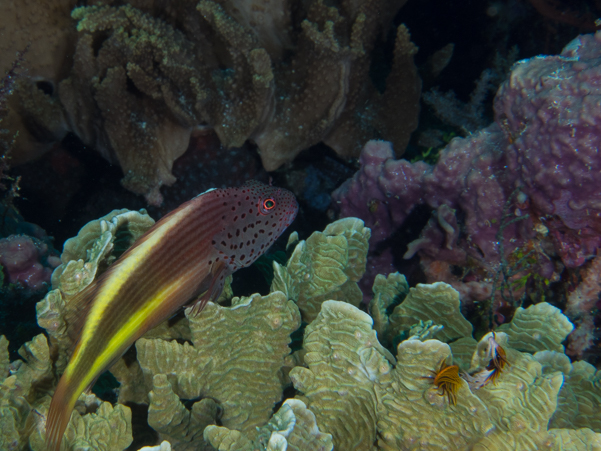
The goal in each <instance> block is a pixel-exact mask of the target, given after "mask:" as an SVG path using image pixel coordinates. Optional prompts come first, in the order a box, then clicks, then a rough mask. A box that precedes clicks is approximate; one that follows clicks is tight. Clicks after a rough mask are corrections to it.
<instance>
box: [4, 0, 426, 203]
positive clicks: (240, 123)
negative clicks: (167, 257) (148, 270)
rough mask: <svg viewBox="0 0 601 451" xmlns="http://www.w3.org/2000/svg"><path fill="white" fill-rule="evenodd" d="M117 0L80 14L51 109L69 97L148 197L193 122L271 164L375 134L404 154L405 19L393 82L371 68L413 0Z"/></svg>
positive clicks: (56, 128)
mask: <svg viewBox="0 0 601 451" xmlns="http://www.w3.org/2000/svg"><path fill="white" fill-rule="evenodd" d="M113 3H115V4H116V2H112V1H109V0H107V1H101V0H98V1H93V2H90V4H95V5H96V6H88V7H82V8H76V9H75V10H74V11H73V13H72V17H73V19H75V21H77V22H78V23H77V30H78V33H79V36H78V40H77V44H76V48H75V51H74V55H73V66H72V69H71V72H70V74H69V76H68V78H66V79H64V80H63V81H62V82H61V83H60V86H59V89H58V96H59V98H60V105H54V104H53V103H52V102H50V100H52V101H55V99H49V100H48V99H46V100H44V99H41V100H44V102H46V103H48V102H50V104H49V105H46V106H45V110H49V109H51V108H55V109H56V107H58V108H59V110H60V107H61V106H62V107H64V109H65V110H66V113H67V114H66V118H67V122H68V126H69V129H70V130H71V131H73V132H75V133H76V134H77V135H78V136H79V137H80V138H81V139H82V140H83V141H84V143H86V144H88V145H90V146H92V147H94V148H96V149H97V150H98V151H99V152H100V153H101V154H102V155H103V156H104V157H106V158H107V159H109V160H110V161H113V162H115V163H118V164H119V165H120V166H121V168H122V170H123V173H124V179H123V181H122V182H123V185H124V186H125V187H126V188H128V189H130V190H131V191H134V192H136V193H140V194H143V195H145V196H146V198H147V200H148V201H149V203H151V204H160V203H161V201H162V197H161V194H160V191H159V190H160V187H161V186H162V185H169V184H172V183H173V182H174V181H175V178H174V176H173V175H172V174H171V167H172V164H173V161H174V160H175V159H177V158H178V157H179V156H180V155H182V154H183V152H184V151H185V150H186V148H187V145H188V141H189V137H190V133H191V130H192V128H193V127H195V126H199V125H200V126H206V125H208V126H210V127H212V128H213V129H215V131H216V133H217V134H218V135H219V138H220V140H221V142H222V144H223V145H224V146H225V147H238V146H241V145H242V144H243V143H244V142H245V141H246V140H251V141H253V142H255V143H256V144H257V146H258V150H259V153H260V155H261V158H262V161H263V165H264V167H265V169H267V170H268V171H271V170H274V169H277V168H278V167H279V166H281V165H282V164H284V163H287V162H289V161H292V160H293V159H294V157H295V156H296V155H297V154H298V153H299V152H300V151H302V150H303V149H306V148H308V147H310V146H312V145H314V144H317V143H319V142H320V141H323V142H325V143H326V144H328V145H330V146H331V147H332V148H333V149H334V150H335V151H336V152H337V153H338V154H339V155H340V156H343V157H354V156H357V155H358V153H359V151H360V148H361V145H362V144H363V143H364V141H365V140H367V139H369V138H374V137H379V138H384V139H388V140H392V141H394V143H395V148H396V149H399V151H400V152H402V151H403V150H404V148H405V146H406V144H407V142H408V139H409V135H410V134H411V132H412V131H413V130H414V129H415V127H416V125H417V124H416V120H417V119H416V118H417V113H418V99H419V95H420V90H421V82H420V80H419V77H418V75H417V70H416V67H415V65H414V64H413V55H414V54H415V52H416V51H417V49H416V47H415V46H414V45H413V44H412V43H411V41H410V39H409V32H408V30H407V29H406V28H405V27H404V26H401V27H399V28H398V30H397V35H396V44H395V51H394V55H393V64H392V69H391V71H390V74H389V75H388V77H387V79H386V90H385V92H383V93H380V92H378V90H377V89H376V88H375V86H374V85H373V84H372V83H371V80H370V76H369V70H370V65H371V64H372V51H373V49H374V47H375V45H376V42H377V40H378V39H379V35H380V33H381V32H382V31H383V30H384V31H386V30H388V29H389V27H390V22H391V19H392V17H394V15H395V14H396V12H397V11H398V10H399V8H400V7H401V6H402V5H403V4H404V3H405V1H404V0H379V1H366V0H364V1H359V2H350V1H342V2H340V3H339V4H338V6H337V7H332V6H327V5H326V4H325V2H324V1H323V0H312V1H309V2H306V3H303V4H302V5H299V6H297V7H295V9H294V11H295V13H294V14H292V11H293V8H292V6H291V5H288V4H287V3H285V2H275V1H272V2H268V3H265V2H256V1H249V2H242V3H240V2H233V1H231V0H219V1H211V0H201V1H200V2H198V3H196V2H194V1H185V2H172V3H169V4H164V5H163V4H162V3H159V2H151V1H147V0H139V1H135V2H131V4H127V5H124V6H119V7H116V6H109V5H112V4H113ZM63 13H64V11H63ZM62 20H63V21H65V22H66V23H69V20H68V17H63V18H62ZM67 28H68V27H67ZM57 81H58V80H57ZM38 97H39V95H38ZM41 100H40V101H41ZM44 102H42V104H43V103H44ZM39 105H40V103H39V102H38V103H36V104H35V105H34V106H35V107H37V106H39ZM33 109H34V110H35V108H33ZM59 113H60V114H59ZM53 117H58V118H62V117H63V115H62V112H61V111H58V112H57V114H55V115H54V116H53ZM38 122H39V123H40V124H41V125H43V128H44V130H46V129H48V130H49V133H48V135H49V137H48V140H47V141H48V142H50V143H51V142H52V141H53V140H55V139H60V138H61V137H62V136H63V135H64V133H65V132H66V131H67V129H66V127H65V121H64V120H62V121H59V122H58V124H54V123H51V122H50V121H48V120H39V121H38ZM15 127H23V124H22V123H18V124H16V125H15ZM32 145H33V146H35V143H33V144H32Z"/></svg>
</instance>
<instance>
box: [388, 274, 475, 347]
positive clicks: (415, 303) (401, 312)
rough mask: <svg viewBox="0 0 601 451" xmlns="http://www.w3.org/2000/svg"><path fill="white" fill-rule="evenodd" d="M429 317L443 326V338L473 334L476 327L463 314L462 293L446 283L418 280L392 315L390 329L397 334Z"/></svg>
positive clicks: (452, 338) (441, 337)
mask: <svg viewBox="0 0 601 451" xmlns="http://www.w3.org/2000/svg"><path fill="white" fill-rule="evenodd" d="M428 320H432V321H434V323H435V324H440V325H441V326H443V329H442V330H441V331H440V332H439V333H438V335H437V338H439V339H440V340H441V341H444V342H450V341H453V340H456V339H458V338H463V337H471V336H472V329H473V327H472V325H471V324H470V322H469V321H468V320H466V319H465V318H464V317H463V315H462V314H461V301H460V300H459V293H458V292H457V290H455V289H454V288H453V287H452V286H450V285H449V284H446V283H444V282H436V283H433V284H429V285H426V284H421V283H419V284H417V286H416V287H415V288H411V289H410V290H409V294H408V295H407V297H406V298H405V300H404V301H403V302H402V303H401V304H400V305H398V306H397V307H396V308H395V309H394V311H393V312H392V315H390V318H389V321H390V331H391V333H393V334H395V335H396V334H399V333H402V332H404V331H408V330H409V329H411V327H412V326H413V325H415V324H416V323H419V322H420V321H428Z"/></svg>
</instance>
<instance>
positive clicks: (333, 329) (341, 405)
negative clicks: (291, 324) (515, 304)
mask: <svg viewBox="0 0 601 451" xmlns="http://www.w3.org/2000/svg"><path fill="white" fill-rule="evenodd" d="M364 315H365V314H364V313H362V312H360V311H359V310H358V309H356V308H354V307H352V306H350V305H348V304H345V303H341V302H336V301H328V302H326V303H324V304H323V306H322V311H321V312H320V314H319V316H318V317H317V319H316V320H315V321H314V322H313V323H311V325H310V326H309V327H308V328H307V330H306V332H305V337H306V340H307V344H306V346H307V347H309V352H308V353H307V356H306V358H305V361H306V363H307V364H308V367H309V368H308V369H305V368H301V367H297V368H295V369H293V370H292V371H291V378H292V381H293V383H294V385H295V388H297V389H298V390H300V391H301V392H302V393H303V394H304V396H303V397H301V399H306V400H307V401H308V407H309V408H310V409H311V410H312V411H313V412H314V413H315V416H316V418H317V424H318V426H319V428H320V430H324V431H327V432H329V433H331V434H332V436H333V438H334V446H335V448H338V449H359V450H360V449H367V450H371V449H387V450H396V449H408V450H413V449H415V450H417V449H425V448H427V449H440V450H443V449H444V450H448V449H457V450H469V449H474V450H504V449H507V450H517V451H522V450H523V451H530V450H533V449H553V450H572V449H576V450H580V449H582V450H585V449H596V447H598V446H601V434H595V433H594V432H593V431H592V430H590V429H587V428H583V429H578V430H575V429H551V430H549V429H548V424H549V420H550V418H551V415H552V414H553V412H554V411H555V408H556V406H557V399H558V393H559V390H560V388H561V386H562V382H563V374H562V373H561V372H557V371H554V372H549V373H544V372H543V366H542V365H541V364H540V363H539V362H538V361H537V360H536V359H535V358H534V357H533V356H532V355H530V354H528V353H523V352H519V351H516V350H513V349H511V348H509V347H508V348H507V349H506V351H507V360H508V362H509V364H508V365H507V366H506V367H505V369H504V370H503V371H502V372H501V374H500V375H499V377H498V378H497V379H496V382H495V383H492V382H491V383H488V384H486V385H484V387H482V388H480V389H478V390H476V391H473V392H472V391H471V390H470V388H469V386H468V384H467V383H465V382H464V381H461V380H459V386H458V390H457V405H456V406H450V405H449V402H448V400H447V397H446V396H445V394H444V393H443V392H441V391H440V389H437V388H436V387H435V386H434V385H433V380H432V378H431V377H432V375H433V372H435V371H437V370H438V369H439V368H440V365H441V363H442V362H446V363H447V364H450V363H451V359H452V355H451V352H450V348H449V346H448V345H447V344H445V343H442V342H440V341H438V340H427V341H425V342H422V341H419V340H406V341H403V342H401V343H400V344H399V346H398V355H397V359H398V361H397V362H396V365H395V366H394V368H393V366H392V365H391V364H390V363H389V362H388V361H387V359H386V358H385V355H384V353H382V352H381V350H380V349H379V347H378V344H377V343H374V342H373V339H372V337H373V330H370V329H371V327H370V326H371V324H370V323H371V318H369V317H368V316H367V315H365V316H364ZM497 337H498V338H499V341H500V342H503V343H505V341H506V339H507V337H506V335H505V334H503V333H499V334H497ZM489 338H490V336H489V335H486V336H485V337H483V339H482V340H481V342H480V343H478V346H477V348H476V352H475V353H474V356H473V361H474V362H475V363H476V364H477V365H478V366H481V363H482V361H483V360H484V359H485V355H486V353H485V352H484V350H485V349H487V347H488V346H489ZM313 343H314V344H313ZM313 346H314V350H313V349H311V347H313ZM312 351H313V352H312ZM374 400H376V401H377V402H376V403H375V404H374ZM376 439H377V443H378V448H375V447H374V446H373V443H374V441H375V440H376Z"/></svg>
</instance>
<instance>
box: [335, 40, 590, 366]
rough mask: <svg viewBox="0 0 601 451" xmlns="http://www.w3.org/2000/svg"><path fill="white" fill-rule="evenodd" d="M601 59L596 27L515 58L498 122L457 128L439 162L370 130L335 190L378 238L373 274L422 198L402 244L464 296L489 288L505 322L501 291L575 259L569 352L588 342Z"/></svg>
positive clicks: (515, 291)
mask: <svg viewBox="0 0 601 451" xmlns="http://www.w3.org/2000/svg"><path fill="white" fill-rule="evenodd" d="M600 67H601V33H600V32H597V33H596V34H594V35H584V36H580V37H578V38H576V39H575V40H573V41H572V42H571V43H570V44H568V45H567V46H566V47H565V48H564V50H563V52H562V53H561V54H560V55H557V56H540V57H535V58H531V59H527V60H523V61H520V62H518V63H516V64H515V65H514V67H513V69H512V71H511V73H510V74H509V77H508V79H507V80H506V81H505V82H504V83H503V84H502V85H501V87H500V89H499V91H498V92H497V95H496V98H495V101H494V110H495V122H494V123H493V124H492V125H490V126H489V127H487V128H484V129H482V130H480V131H478V132H475V133H474V134H472V135H470V136H468V137H466V138H454V139H453V140H452V141H451V142H450V143H449V144H448V146H447V147H446V148H445V149H443V150H442V151H441V153H440V157H439V160H438V162H437V163H436V164H435V165H429V164H427V163H425V162H421V161H420V162H415V163H410V162H408V161H406V160H395V159H394V150H393V145H392V144H391V143H389V142H384V141H370V142H368V143H367V144H366V145H365V147H364V148H363V151H362V153H361V157H360V163H361V168H360V170H359V171H358V172H357V174H356V175H355V176H354V177H353V178H352V179H350V180H348V181H347V182H345V183H344V184H343V185H342V186H341V187H340V188H339V189H338V190H336V191H335V192H334V193H333V199H334V205H336V206H337V207H338V208H339V209H340V213H341V215H342V216H353V217H360V218H362V219H363V220H364V221H365V224H366V226H368V227H370V228H371V229H372V238H371V241H370V244H371V245H372V247H373V246H375V245H377V244H380V247H379V250H378V255H377V256H376V255H374V256H372V257H370V258H369V259H368V268H370V270H369V272H370V276H371V277H372V278H373V277H374V276H375V275H376V274H377V273H378V272H391V271H394V267H393V264H392V262H393V254H392V250H391V249H390V248H388V249H386V248H384V249H382V247H383V246H382V244H383V243H384V241H385V240H387V239H388V238H390V237H391V236H392V235H393V234H394V232H395V231H396V230H398V229H399V228H401V227H406V226H407V225H408V224H407V222H406V221H407V218H408V217H409V215H410V214H411V213H412V212H414V211H416V207H422V210H423V209H424V208H423V207H426V210H429V211H430V219H429V221H428V222H427V223H426V224H425V226H424V227H423V229H422V230H421V233H420V235H419V237H418V238H417V239H415V240H413V241H412V242H410V243H409V244H408V246H407V248H406V249H404V250H403V251H402V253H404V255H403V257H404V258H405V259H409V258H411V257H413V256H415V255H417V256H419V259H420V263H421V267H422V270H423V271H424V273H425V275H426V278H427V280H428V281H429V282H435V281H446V282H448V283H450V284H451V285H453V286H454V287H455V288H456V289H457V290H458V291H459V292H460V293H461V295H462V300H463V301H464V302H472V301H484V300H488V299H490V298H491V296H493V295H496V300H497V304H496V306H495V307H496V308H499V309H497V310H495V315H496V316H495V321H497V322H498V323H503V322H504V321H505V318H504V315H503V313H502V309H500V307H501V306H502V304H503V302H501V301H500V300H501V299H503V300H504V301H505V302H510V303H511V302H512V300H513V302H518V300H519V298H520V297H521V296H522V295H523V293H524V290H525V289H527V285H528V286H530V285H536V286H537V287H538V288H537V289H538V290H539V291H540V292H542V291H544V289H545V287H547V286H548V285H549V284H551V283H553V282H557V281H558V280H559V278H560V274H561V273H562V271H563V270H564V269H565V268H568V270H572V269H577V270H579V269H583V272H582V279H583V281H582V286H579V287H578V288H577V289H576V292H575V293H574V295H572V296H570V298H571V299H570V302H569V305H570V307H569V311H568V313H569V315H570V317H571V318H572V319H574V320H575V321H576V322H577V326H578V330H577V331H576V332H575V336H574V337H575V339H574V340H572V342H571V349H572V353H573V354H575V355H579V354H581V352H582V351H583V349H585V348H586V347H588V346H590V345H591V344H592V332H591V331H592V329H593V328H594V325H593V320H592V317H591V316H590V315H591V311H592V310H593V309H592V308H591V307H592V306H594V304H595V302H596V299H597V296H598V293H599V291H600V290H599V285H598V283H597V281H598V274H597V273H595V274H596V275H594V276H593V275H591V270H589V269H587V266H589V265H591V263H589V261H590V260H591V258H592V257H594V256H595V255H596V253H597V252H598V250H599V248H600V247H601V238H600V237H601V191H600V190H599V187H600V186H601V175H600V174H601V154H600V153H599V151H598V142H599V136H601V129H600V125H599V124H601V112H600V110H599V108H598V104H599V102H600V101H601V91H600V89H599V80H600V77H599V68H600ZM396 252H398V250H397V251H396ZM400 257H401V255H397V258H400ZM592 265H594V266H595V267H596V266H598V263H596V264H595V263H592ZM457 268H461V269H462V270H461V271H457ZM593 271H594V270H593ZM367 285H368V284H367ZM570 291H573V288H570ZM539 299H540V298H539ZM576 337H578V339H577V340H576Z"/></svg>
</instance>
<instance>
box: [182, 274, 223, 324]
mask: <svg viewBox="0 0 601 451" xmlns="http://www.w3.org/2000/svg"><path fill="white" fill-rule="evenodd" d="M227 269H228V267H227V265H226V264H225V263H224V262H219V263H217V264H215V265H214V266H213V270H212V271H211V274H209V275H208V276H207V279H208V282H209V286H208V288H207V289H206V291H204V290H203V291H204V293H202V295H201V296H200V298H199V299H198V300H197V301H196V302H195V303H194V304H193V305H191V307H190V309H191V310H188V311H187V312H186V313H187V316H189V317H195V316H198V314H199V313H200V312H201V311H202V309H203V308H204V306H205V305H207V302H209V301H214V300H215V299H217V298H218V297H219V296H220V295H221V292H222V291H223V285H224V283H225V276H226V272H227ZM207 279H205V280H204V281H203V283H202V284H201V286H205V283H206V281H207Z"/></svg>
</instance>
